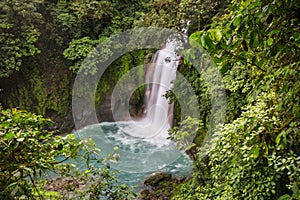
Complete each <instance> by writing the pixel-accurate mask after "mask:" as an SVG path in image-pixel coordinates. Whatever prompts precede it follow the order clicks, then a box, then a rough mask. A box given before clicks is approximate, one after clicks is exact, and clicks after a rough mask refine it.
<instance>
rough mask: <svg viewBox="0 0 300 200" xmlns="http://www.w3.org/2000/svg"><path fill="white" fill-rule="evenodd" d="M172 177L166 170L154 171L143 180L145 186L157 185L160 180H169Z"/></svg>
mask: <svg viewBox="0 0 300 200" xmlns="http://www.w3.org/2000/svg"><path fill="white" fill-rule="evenodd" d="M171 178H172V175H171V174H169V173H166V172H155V173H153V174H151V175H150V176H149V177H148V178H147V179H146V180H145V181H144V183H143V184H144V185H145V186H153V187H155V186H157V185H159V183H160V182H162V181H169V180H170V179H171Z"/></svg>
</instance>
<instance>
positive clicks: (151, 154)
mask: <svg viewBox="0 0 300 200" xmlns="http://www.w3.org/2000/svg"><path fill="white" fill-rule="evenodd" d="M136 124H137V122H133V121H131V122H109V123H108V122H104V123H99V124H95V125H90V126H87V127H85V128H83V129H81V130H78V131H76V132H75V133H74V134H75V135H76V136H77V137H78V138H83V137H85V138H92V139H93V140H94V142H95V143H96V145H97V146H99V147H101V152H102V156H103V157H104V156H106V155H107V154H109V153H112V152H113V151H114V150H113V149H114V147H118V148H119V150H118V151H117V153H118V154H120V159H119V161H118V162H116V163H111V168H113V169H116V170H118V171H120V172H121V173H120V174H119V175H118V178H119V179H120V181H121V182H122V183H125V184H127V185H130V186H134V185H140V184H141V183H142V182H143V180H144V179H145V178H146V177H147V176H149V175H150V174H151V173H153V172H157V171H163V172H168V173H171V174H173V175H174V176H178V177H180V176H187V175H189V174H190V172H191V161H190V159H189V158H188V156H187V155H185V154H184V153H183V152H181V151H179V150H176V149H175V145H174V144H173V143H172V142H170V141H169V140H167V139H165V140H162V139H161V138H153V137H151V138H138V137H134V136H132V135H131V134H130V133H128V131H130V129H131V128H133V127H132V126H134V127H135V128H138V127H137V125H136ZM95 165H97V164H95Z"/></svg>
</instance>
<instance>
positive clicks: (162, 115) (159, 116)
mask: <svg viewBox="0 0 300 200" xmlns="http://www.w3.org/2000/svg"><path fill="white" fill-rule="evenodd" d="M168 47H169V46H168V45H166V47H165V48H163V49H161V50H159V51H157V52H156V53H155V55H154V57H153V59H152V62H151V63H150V64H149V65H148V67H147V73H146V84H147V89H146V94H145V116H144V118H145V119H146V120H149V121H150V122H151V123H152V124H153V126H155V127H160V128H163V129H169V128H170V127H171V125H172V121H173V105H172V104H169V102H168V100H167V99H166V98H165V97H164V95H165V94H166V92H167V91H168V90H170V89H171V87H172V81H174V80H175V78H176V71H177V67H178V63H179V60H178V56H177V54H176V53H175V52H174V51H172V49H170V47H169V48H168Z"/></svg>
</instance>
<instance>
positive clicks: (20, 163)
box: [0, 108, 134, 199]
mask: <svg viewBox="0 0 300 200" xmlns="http://www.w3.org/2000/svg"><path fill="white" fill-rule="evenodd" d="M49 125H51V121H50V120H49V119H44V118H43V117H42V116H40V115H35V114H31V113H28V112H26V111H21V110H17V109H8V110H3V109H2V108H1V114H0V146H1V154H0V171H1V176H0V181H1V185H0V191H1V192H0V194H1V198H3V199H24V198H25V199H27V198H30V199H44V198H46V197H49V196H51V197H52V198H53V197H54V196H55V197H56V198H58V199H62V198H63V197H64V196H65V195H66V193H67V194H68V192H73V193H74V191H75V190H78V189H76V188H73V189H72V188H69V186H68V185H67V186H66V188H60V190H62V191H61V192H60V193H57V192H54V191H53V192H51V191H48V190H45V189H44V187H47V185H49V184H51V183H50V182H49V181H50V180H51V175H50V176H49V174H52V178H55V177H59V178H60V179H62V180H64V179H66V178H67V177H72V179H74V180H78V181H79V180H80V181H83V182H84V184H85V188H84V190H78V191H77V192H78V194H76V192H75V195H77V196H78V195H79V196H81V198H88V199H98V198H99V197H100V196H105V197H108V198H109V199H125V198H133V196H134V195H133V193H131V192H130V191H129V189H128V188H127V187H126V186H124V185H120V184H118V181H117V180H116V178H115V177H114V176H113V174H112V173H111V171H110V170H109V168H107V167H103V168H95V167H93V165H92V164H91V160H96V161H97V162H99V163H105V162H107V161H108V160H110V159H112V157H107V158H100V157H99V152H100V149H98V148H97V147H96V146H95V144H94V143H93V142H92V141H91V140H90V141H87V140H84V139H83V140H77V139H75V137H74V135H72V134H69V135H68V136H66V137H61V136H54V135H53V132H48V131H46V130H45V126H49ZM70 159H81V160H86V168H87V170H86V171H85V173H83V172H82V169H78V166H76V165H75V164H74V162H72V161H70V162H66V161H67V160H70Z"/></svg>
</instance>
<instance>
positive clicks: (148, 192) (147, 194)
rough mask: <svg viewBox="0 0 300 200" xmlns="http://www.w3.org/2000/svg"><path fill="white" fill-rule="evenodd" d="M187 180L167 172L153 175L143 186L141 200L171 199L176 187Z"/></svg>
mask: <svg viewBox="0 0 300 200" xmlns="http://www.w3.org/2000/svg"><path fill="white" fill-rule="evenodd" d="M184 180H185V178H178V177H173V176H172V175H171V174H169V173H166V172H155V173H153V174H151V175H150V176H149V177H148V178H146V179H145V181H144V182H143V184H142V189H141V190H140V192H139V196H138V199H139V200H167V199H171V197H172V194H173V190H174V189H175V187H176V186H177V185H178V184H180V183H182V182H183V181H184Z"/></svg>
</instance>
